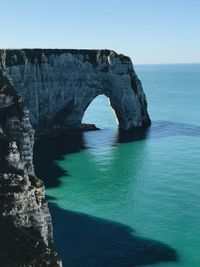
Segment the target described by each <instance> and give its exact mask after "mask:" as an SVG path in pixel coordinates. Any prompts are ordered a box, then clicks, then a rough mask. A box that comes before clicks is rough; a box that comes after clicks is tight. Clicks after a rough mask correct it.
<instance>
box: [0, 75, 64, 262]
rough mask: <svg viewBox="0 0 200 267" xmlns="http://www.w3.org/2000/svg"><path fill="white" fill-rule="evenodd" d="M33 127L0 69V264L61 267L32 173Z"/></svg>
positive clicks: (38, 184) (42, 197) (41, 188)
mask: <svg viewBox="0 0 200 267" xmlns="http://www.w3.org/2000/svg"><path fill="white" fill-rule="evenodd" d="M33 144H34V130H33V128H32V126H31V124H30V122H29V116H28V111H27V109H26V108H25V107H24V106H23V102H22V99H21V97H20V96H19V94H17V92H16V90H15V89H14V87H13V86H12V84H11V83H10V81H9V80H8V79H7V78H5V76H3V75H2V72H1V71H0V266H1V267H46V266H51V267H60V266H61V262H60V260H59V258H58V256H57V254H56V253H55V252H54V249H53V237H52V223H51V217H50V213H49V210H48V206H47V202H46V200H45V195H44V185H43V182H42V181H41V180H39V179H38V178H36V177H35V175H34V168H33V163H32V162H33V161H32V154H33Z"/></svg>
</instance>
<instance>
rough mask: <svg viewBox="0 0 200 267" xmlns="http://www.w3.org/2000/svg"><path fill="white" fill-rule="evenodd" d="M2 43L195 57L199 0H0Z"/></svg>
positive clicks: (158, 58)
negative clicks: (106, 49)
mask: <svg viewBox="0 0 200 267" xmlns="http://www.w3.org/2000/svg"><path fill="white" fill-rule="evenodd" d="M0 9H1V12H0V13H1V15H0V23H1V24H0V29H1V31H0V35H1V40H0V47H1V48H25V47H26V48H31V47H43V48H92V49H93V48H108V49H114V50H116V52H119V53H124V54H127V55H129V56H131V58H132V60H133V62H134V63H183V62H185V63H194V62H200V0H107V1H106V0H101V1H100V0H0Z"/></svg>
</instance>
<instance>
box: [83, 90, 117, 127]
mask: <svg viewBox="0 0 200 267" xmlns="http://www.w3.org/2000/svg"><path fill="white" fill-rule="evenodd" d="M82 123H83V124H88V123H89V124H90V123H92V124H95V126H96V127H98V128H100V129H102V128H116V127H117V126H118V124H119V122H118V119H117V116H116V114H115V111H114V110H113V108H112V107H111V105H110V100H109V98H108V97H107V96H105V95H104V94H100V95H98V96H96V97H95V98H94V99H93V100H92V101H91V103H90V104H89V105H88V107H87V108H86V110H85V112H84V115H83V118H82Z"/></svg>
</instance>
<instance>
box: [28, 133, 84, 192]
mask: <svg viewBox="0 0 200 267" xmlns="http://www.w3.org/2000/svg"><path fill="white" fill-rule="evenodd" d="M84 148H85V147H84V139H83V134H82V133H76V134H61V135H59V136H56V137H46V138H41V139H38V140H37V141H36V142H35V145H34V153H33V154H34V167H35V172H36V175H37V176H38V177H40V178H41V179H42V180H43V181H44V183H45V186H46V188H52V187H58V186H59V185H60V181H59V178H60V177H61V176H64V175H65V176H68V173H67V171H65V170H63V169H61V168H60V167H59V166H57V165H56V163H55V161H56V160H62V157H63V156H64V155H67V154H70V153H76V152H79V151H80V150H81V149H84Z"/></svg>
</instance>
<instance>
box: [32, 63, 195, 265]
mask: <svg viewBox="0 0 200 267" xmlns="http://www.w3.org/2000/svg"><path fill="white" fill-rule="evenodd" d="M135 70H136V72H137V74H138V76H139V78H140V79H141V81H142V84H143V88H144V91H145V93H146V96H147V100H148V110H149V114H150V117H151V119H152V126H151V127H150V128H149V129H148V130H146V131H136V132H135V133H133V134H123V133H119V132H118V129H117V124H116V119H115V115H114V113H113V111H112V109H111V107H110V105H109V101H108V99H107V98H106V97H105V96H99V97H97V98H96V99H95V100H94V101H93V102H92V103H91V105H90V106H89V107H88V109H87V111H86V113H85V116H84V122H88V123H95V124H96V125H97V126H98V127H100V128H101V130H100V131H93V132H85V133H83V134H74V135H62V136H60V137H59V138H58V137H55V138H49V139H43V140H39V141H38V142H37V143H36V145H35V166H36V173H37V175H38V176H39V177H40V178H41V179H43V180H44V181H45V184H46V188H47V190H46V195H47V197H48V199H49V205H50V210H51V213H52V219H53V226H54V239H55V247H56V249H57V251H58V252H59V254H60V256H61V258H62V259H63V263H64V267H133V266H158V267H199V266H200V64H175V65H136V66H135Z"/></svg>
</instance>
